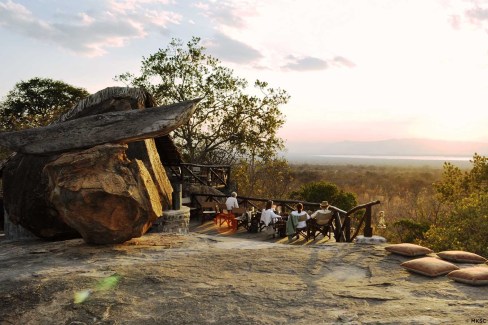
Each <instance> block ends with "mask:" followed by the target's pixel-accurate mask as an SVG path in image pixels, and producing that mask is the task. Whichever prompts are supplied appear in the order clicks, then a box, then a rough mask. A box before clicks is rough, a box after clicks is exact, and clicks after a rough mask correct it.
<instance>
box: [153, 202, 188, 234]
mask: <svg viewBox="0 0 488 325" xmlns="http://www.w3.org/2000/svg"><path fill="white" fill-rule="evenodd" d="M189 224H190V208H189V207H187V206H182V207H181V209H179V210H166V211H163V216H162V217H160V218H158V220H156V221H155V223H154V225H155V226H156V227H155V228H156V231H157V232H169V233H177V234H187V233H188V229H189Z"/></svg>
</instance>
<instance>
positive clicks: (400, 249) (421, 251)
mask: <svg viewBox="0 0 488 325" xmlns="http://www.w3.org/2000/svg"><path fill="white" fill-rule="evenodd" d="M385 249H386V250H387V251H389V252H390V253H395V254H400V255H404V256H421V255H426V254H429V253H433V252H434V251H433V250H431V249H430V248H427V247H423V246H420V245H415V244H410V243H403V244H394V245H389V246H386V247H385Z"/></svg>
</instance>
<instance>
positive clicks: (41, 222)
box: [3, 87, 173, 240]
mask: <svg viewBox="0 0 488 325" xmlns="http://www.w3.org/2000/svg"><path fill="white" fill-rule="evenodd" d="M152 106H155V102H154V101H153V99H152V98H151V97H150V96H149V95H148V94H147V93H145V92H144V91H142V90H140V89H133V88H126V87H111V88H106V89H104V90H102V91H100V92H98V93H96V94H94V95H92V96H89V97H87V98H86V99H84V100H82V101H80V103H78V104H77V105H76V106H75V107H74V108H73V109H72V110H70V111H69V112H67V113H66V114H64V115H63V116H62V117H61V118H60V121H66V120H71V119H75V118H79V117H84V116H88V115H93V114H102V113H107V112H115V111H124V110H130V109H139V108H144V107H152ZM127 156H128V158H129V159H130V160H134V159H138V160H140V161H141V162H142V163H143V164H144V167H145V168H146V170H147V171H148V173H149V175H150V176H151V178H152V182H153V183H154V184H155V185H156V188H157V191H158V192H159V198H160V201H161V204H162V206H163V208H167V207H170V206H171V202H172V192H173V189H172V187H171V184H170V181H169V179H168V177H167V175H166V172H165V170H164V168H163V166H162V165H161V160H160V156H159V154H158V150H156V146H155V143H154V139H146V140H144V141H140V142H133V143H130V144H129V145H128V150H127ZM60 157H61V154H52V155H42V156H41V155H29V154H17V155H15V157H13V158H12V159H11V160H10V161H9V162H8V163H7V164H6V166H5V168H4V170H3V190H4V206H5V209H6V211H7V212H8V215H9V220H10V221H11V222H12V223H13V224H15V225H20V226H22V227H24V228H26V229H27V230H29V231H30V232H32V233H33V234H34V235H36V236H38V237H41V238H45V239H52V240H56V239H66V238H74V237H79V236H80V234H79V233H78V232H77V231H76V230H74V229H73V228H71V227H70V226H68V224H66V223H65V222H64V221H63V220H62V219H61V218H60V217H59V215H60V213H61V212H60V211H57V209H56V208H55V207H54V206H53V204H51V203H50V202H49V193H48V188H47V186H48V179H47V175H46V174H44V173H43V172H42V171H43V169H44V166H45V165H46V164H48V163H50V162H52V161H54V160H56V159H58V158H60ZM72 172H75V170H72ZM6 235H7V236H8V234H6Z"/></svg>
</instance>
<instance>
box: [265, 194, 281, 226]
mask: <svg viewBox="0 0 488 325" xmlns="http://www.w3.org/2000/svg"><path fill="white" fill-rule="evenodd" d="M278 219H281V216H280V215H279V214H276V213H275V212H274V211H273V201H271V200H269V201H267V202H266V207H265V208H264V209H263V211H262V212H261V221H262V222H264V224H265V225H266V227H267V226H269V224H270V223H275V222H276V220H278Z"/></svg>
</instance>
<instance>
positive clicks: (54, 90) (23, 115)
mask: <svg viewBox="0 0 488 325" xmlns="http://www.w3.org/2000/svg"><path fill="white" fill-rule="evenodd" d="M88 95H89V93H88V92H87V91H86V90H85V89H83V88H77V87H74V86H71V85H69V84H66V83H64V82H63V81H58V80H52V79H48V78H32V79H30V80H27V81H21V82H19V83H17V84H16V85H15V87H14V88H13V89H12V90H11V91H10V92H9V93H8V94H7V95H6V96H5V98H4V100H3V101H2V102H1V103H0V130H2V131H13V130H20V129H25V128H32V127H38V126H44V125H47V124H49V123H50V122H52V121H53V120H55V119H56V118H57V117H58V116H59V115H61V114H62V113H63V112H65V111H66V110H68V109H70V108H71V107H72V106H73V105H75V104H76V103H77V102H78V101H79V100H81V99H83V98H85V97H86V96H88Z"/></svg>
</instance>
